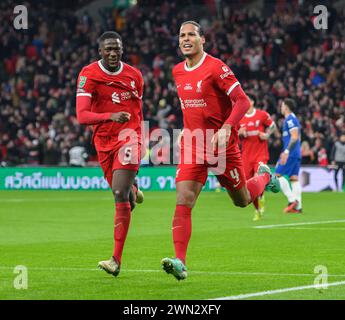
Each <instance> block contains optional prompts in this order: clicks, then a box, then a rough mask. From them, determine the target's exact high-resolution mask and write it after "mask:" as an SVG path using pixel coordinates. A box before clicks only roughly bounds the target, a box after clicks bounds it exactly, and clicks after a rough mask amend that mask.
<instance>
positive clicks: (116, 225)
mask: <svg viewBox="0 0 345 320" xmlns="http://www.w3.org/2000/svg"><path fill="white" fill-rule="evenodd" d="M120 224H122V222H120V223H117V224H115V226H114V228H116V227H118V226H119V225H120Z"/></svg>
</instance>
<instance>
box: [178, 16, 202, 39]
mask: <svg viewBox="0 0 345 320" xmlns="http://www.w3.org/2000/svg"><path fill="white" fill-rule="evenodd" d="M185 24H192V25H193V26H196V27H197V28H198V32H199V35H200V36H204V35H205V34H204V30H203V29H202V27H201V25H200V24H199V23H197V22H195V21H193V20H188V21H185V22H182V23H181V27H182V26H184V25H185Z"/></svg>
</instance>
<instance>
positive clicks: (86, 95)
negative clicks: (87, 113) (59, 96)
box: [77, 93, 92, 98]
mask: <svg viewBox="0 0 345 320" xmlns="http://www.w3.org/2000/svg"><path fill="white" fill-rule="evenodd" d="M77 97H90V98H92V94H91V93H77Z"/></svg>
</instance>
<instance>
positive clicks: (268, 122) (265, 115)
mask: <svg viewBox="0 0 345 320" xmlns="http://www.w3.org/2000/svg"><path fill="white" fill-rule="evenodd" d="M272 123H273V120H272V118H271V116H270V115H269V114H268V113H267V112H264V113H263V124H264V126H265V127H270V126H271V125H272Z"/></svg>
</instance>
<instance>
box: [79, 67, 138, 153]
mask: <svg viewBox="0 0 345 320" xmlns="http://www.w3.org/2000/svg"><path fill="white" fill-rule="evenodd" d="M77 86H78V87H77V96H90V97H91V98H92V101H91V111H92V112H95V113H116V112H120V111H124V112H129V113H130V114H131V117H130V120H129V121H128V122H125V123H118V122H114V121H108V120H105V121H104V122H101V123H98V124H94V125H93V132H94V141H95V144H96V145H97V147H98V150H102V151H107V150H111V149H114V147H115V148H117V147H120V146H121V145H123V144H124V143H125V142H126V141H120V140H118V136H119V134H120V132H121V131H122V130H124V129H132V130H134V131H135V132H136V133H137V138H138V142H139V143H140V139H141V121H142V120H143V114H142V95H143V88H144V80H143V77H142V75H141V72H140V71H139V70H138V69H136V68H134V67H132V66H130V65H128V64H126V63H123V62H120V69H119V70H118V71H116V72H110V71H108V70H107V69H105V68H104V66H103V65H102V64H101V61H100V60H99V61H95V62H93V63H91V64H89V65H87V66H86V67H84V68H83V69H82V70H81V72H80V74H79V76H78V84H77Z"/></svg>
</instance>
